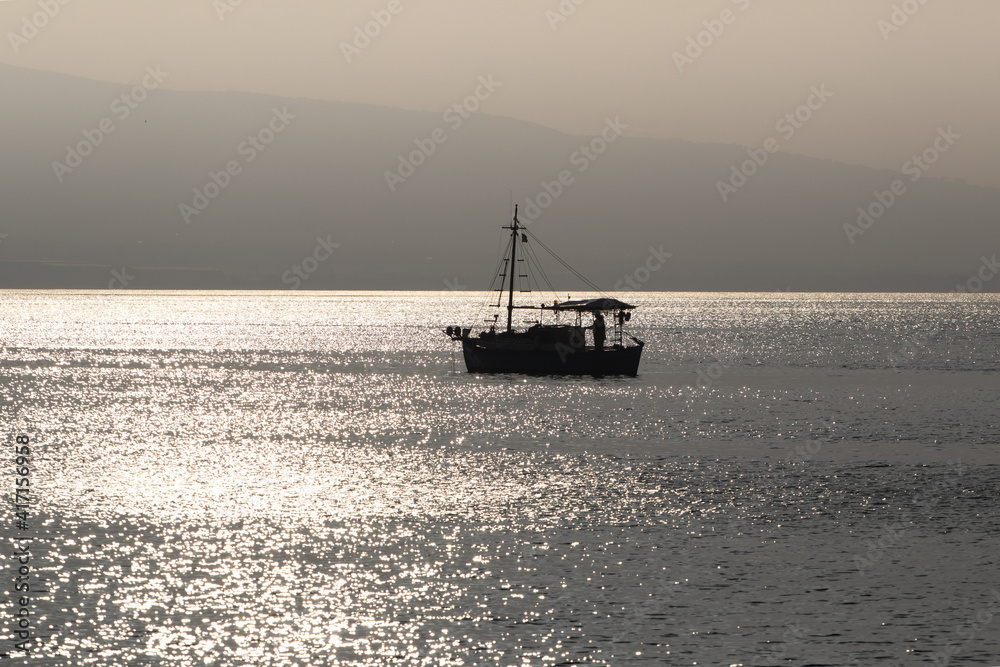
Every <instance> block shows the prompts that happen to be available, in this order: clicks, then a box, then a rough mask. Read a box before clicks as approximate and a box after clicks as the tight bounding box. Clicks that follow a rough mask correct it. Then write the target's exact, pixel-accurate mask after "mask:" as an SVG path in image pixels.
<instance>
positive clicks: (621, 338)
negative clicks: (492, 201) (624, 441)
mask: <svg viewBox="0 0 1000 667" xmlns="http://www.w3.org/2000/svg"><path fill="white" fill-rule="evenodd" d="M504 229H509V230H511V232H510V245H509V247H508V252H505V253H504V258H503V260H502V261H501V262H500V265H499V267H498V269H497V272H496V274H495V276H494V280H493V287H491V292H492V291H495V292H496V303H494V304H492V306H493V307H494V308H497V309H499V308H500V305H501V296H502V294H503V291H504V282H505V279H506V282H507V288H506V292H507V327H506V329H498V327H497V323H498V320H499V318H500V315H499V313H497V314H495V315H494V316H493V320H492V323H491V325H490V327H489V329H487V330H485V331H481V332H479V333H476V334H473V332H472V330H471V329H470V328H464V329H463V328H461V327H457V326H453V327H452V326H450V327H448V328H447V329H445V333H446V334H447V335H448V336H449V337H450V338H451V339H452V340H454V341H460V342H461V343H462V352H463V354H464V356H465V365H466V367H467V368H468V370H469V372H470V373H527V374H538V375H636V374H638V372H639V359H640V357H641V356H642V349H643V347H644V346H645V343H644V342H643V341H641V340H639V339H638V338H635V337H634V336H631V335H629V334H627V333H626V332H625V324H626V322H628V321H630V320H631V319H632V310H634V309H635V306H633V305H631V304H628V303H625V302H623V301H619V300H618V299H613V298H610V297H601V298H594V299H575V300H571V301H563V302H559V301H553V303H552V305H545V304H539V305H537V306H533V305H532V306H528V305H516V304H515V303H514V289H515V277H516V278H519V279H520V281H519V285H518V286H519V289H518V291H519V292H528V291H530V289H529V286H530V276H529V274H528V268H529V266H531V265H532V264H533V265H534V266H536V267H537V269H538V270H539V271H541V267H540V265H539V264H538V261H537V258H536V257H535V256H534V254H533V252H532V251H531V249H530V246H528V236H529V235H530V236H531V239H532V241H533V242H534V243H536V244H537V245H539V246H541V247H542V248H543V249H545V250H546V251H547V252H549V253H550V254H552V255H553V256H554V257H556V259H557V260H559V262H560V263H562V264H563V266H566V268H568V269H570V270H571V271H573V273H574V274H576V275H577V276H578V277H579V278H581V279H583V280H584V281H585V282H587V283H588V284H589V285H590V286H591V287H594V289H595V290H596V291H598V292H600V290H599V289H598V288H597V287H596V286H594V285H593V283H590V281H587V280H586V278H583V276H581V275H580V274H579V273H577V272H576V271H575V270H573V269H572V267H570V266H569V265H568V264H566V263H565V262H563V261H562V260H561V259H559V258H558V256H556V255H555V253H553V252H552V251H551V250H549V248H548V247H547V246H545V244H543V243H542V242H541V241H539V240H538V238H537V237H536V236H535V235H534V234H531V232H529V231H527V230H526V229H525V228H524V227H523V226H521V225H520V223H519V222H518V219H517V208H516V207H515V209H514V219H513V221H512V223H511V224H510V225H509V226H506V227H504ZM519 246H521V250H522V252H521V254H522V257H521V258H518V256H517V255H518V247H519ZM542 276H543V277H544V272H542ZM515 310H536V311H538V319H537V320H535V321H534V322H532V323H530V326H529V327H527V328H526V329H516V328H515V327H514V326H513V315H514V311H515ZM546 313H548V314H549V315H551V316H553V318H554V319H555V321H554V322H543V321H542V318H543V316H544V315H545V314H546ZM563 313H567V314H569V315H570V316H571V318H572V320H573V321H572V323H562V322H559V319H560V316H561V315H562V314H563ZM606 316H607V317H606ZM585 317H586V318H588V319H589V320H590V324H589V325H588V326H585V323H584V318H585ZM608 320H610V328H611V335H610V338H609V336H608V327H609V323H608ZM588 334H589V335H588ZM588 338H589V340H588Z"/></svg>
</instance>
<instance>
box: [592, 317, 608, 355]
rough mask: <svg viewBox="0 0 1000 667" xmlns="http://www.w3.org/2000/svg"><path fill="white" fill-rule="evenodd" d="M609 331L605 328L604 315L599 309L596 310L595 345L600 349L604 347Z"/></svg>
mask: <svg viewBox="0 0 1000 667" xmlns="http://www.w3.org/2000/svg"><path fill="white" fill-rule="evenodd" d="M606 337H607V331H606V330H605V328H604V315H602V314H601V312H600V311H599V310H595V311H594V347H595V348H597V349H598V350H603V349H604V340H605V339H606Z"/></svg>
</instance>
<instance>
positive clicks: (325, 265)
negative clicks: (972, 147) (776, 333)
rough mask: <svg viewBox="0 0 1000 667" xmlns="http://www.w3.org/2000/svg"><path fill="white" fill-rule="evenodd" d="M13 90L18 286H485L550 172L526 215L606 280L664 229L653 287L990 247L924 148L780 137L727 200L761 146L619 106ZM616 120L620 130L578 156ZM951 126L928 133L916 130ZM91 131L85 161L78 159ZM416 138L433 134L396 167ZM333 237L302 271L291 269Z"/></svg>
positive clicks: (906, 282) (763, 284)
mask: <svg viewBox="0 0 1000 667" xmlns="http://www.w3.org/2000/svg"><path fill="white" fill-rule="evenodd" d="M157 77H161V78H163V77H169V72H167V73H163V72H160V73H158V74H157V73H156V72H154V71H152V70H151V73H150V75H149V78H148V81H149V82H150V83H151V84H153V83H155V82H156V81H157ZM477 85H478V86H479V90H480V91H481V94H482V95H486V96H488V95H489V94H490V93H489V90H490V86H489V85H488V81H485V80H484V82H483V83H479V84H477V82H470V90H472V89H476V86H477ZM0 86H2V87H3V89H4V90H6V91H16V92H17V98H16V99H17V100H18V101H17V103H16V104H12V105H8V106H6V107H5V108H4V109H3V110H2V111H0V114H2V115H3V122H4V126H5V127H6V128H7V132H6V135H7V136H6V141H5V146H4V159H3V161H2V167H0V168H2V170H3V179H2V185H0V189H2V191H0V195H2V200H3V202H4V206H3V220H2V222H0V232H2V233H5V234H7V236H6V237H5V238H3V239H2V242H0V286H2V287H5V288H12V287H19V288H20V287H39V288H41V287H47V288H48V287H67V288H68V287H73V288H98V289H103V288H107V287H108V286H109V284H110V283H114V281H118V282H117V283H115V284H114V286H127V287H129V288H137V289H142V288H145V289H151V288H156V289H170V288H204V289H212V288H258V289H288V288H291V287H295V286H300V287H301V288H304V289H446V288H447V287H448V286H449V285H455V284H456V282H457V284H458V285H461V286H464V287H467V288H469V289H481V288H484V287H485V286H486V285H487V284H488V282H489V280H490V278H491V271H492V267H493V266H494V263H495V260H496V257H497V251H498V244H499V243H500V241H501V237H500V230H499V227H500V226H502V225H504V224H506V222H507V219H508V210H509V203H510V200H511V193H512V194H513V201H514V202H515V203H519V204H520V205H521V207H522V220H531V218H532V217H534V213H535V211H534V210H533V209H532V208H531V207H530V206H529V207H528V208H527V210H525V200H526V199H531V200H533V201H535V202H538V203H542V204H544V203H546V202H547V198H551V196H550V195H549V193H547V192H546V189H545V188H544V186H543V182H544V183H548V184H549V188H548V190H549V192H551V193H553V194H557V196H555V197H554V198H551V199H552V202H551V205H549V206H548V207H547V208H545V209H544V211H541V213H540V215H537V216H536V219H534V220H531V222H530V226H531V228H532V230H533V231H534V232H535V233H537V234H538V235H539V237H540V238H542V239H543V240H545V242H546V243H547V244H548V245H549V246H550V247H552V248H553V249H555V250H556V251H557V252H559V253H560V255H561V256H562V257H563V258H564V259H566V260H567V261H569V262H570V263H571V264H573V265H574V266H575V267H576V268H577V269H579V270H581V271H582V272H583V273H584V274H586V275H587V276H588V277H590V278H591V280H593V281H594V282H596V283H598V284H599V285H601V286H603V287H605V288H606V289H612V288H613V287H614V286H615V285H616V283H619V281H621V280H622V279H623V277H624V276H626V275H628V276H632V277H633V278H634V277H635V276H636V270H637V269H638V268H639V267H642V266H644V265H645V263H646V262H647V258H649V257H650V255H651V250H650V248H653V249H656V250H658V249H659V248H660V246H662V247H663V252H666V253H671V254H672V256H671V257H670V258H669V259H668V260H666V262H665V263H664V265H663V266H662V268H660V269H658V270H654V271H652V272H651V273H649V274H648V275H649V278H648V280H647V281H646V282H641V283H638V286H639V287H640V288H642V289H650V290H684V291H686V290H765V291H766V290H775V289H791V290H794V291H948V290H951V289H954V288H955V286H956V284H958V283H960V282H961V283H965V282H966V281H967V280H968V279H969V278H970V277H972V276H974V275H976V271H977V270H978V269H979V268H980V266H981V265H982V262H983V259H982V258H983V256H984V255H985V257H986V258H987V259H989V258H991V257H992V256H993V255H994V254H995V253H996V252H997V251H998V250H1000V239H998V237H997V233H996V217H995V216H996V214H995V212H996V211H997V210H998V205H1000V191H996V190H992V189H988V188H983V187H979V186H972V185H967V184H965V183H963V182H960V181H950V180H941V179H937V178H934V169H933V167H931V168H930V169H929V170H928V171H927V172H926V175H923V174H922V175H921V177H920V178H919V179H918V180H916V181H913V180H912V178H913V176H912V175H911V174H910V173H907V174H903V173H899V172H892V171H887V170H875V169H870V168H867V167H862V166H853V165H845V164H840V163H835V162H830V161H824V160H818V159H813V158H807V157H802V156H797V155H793V154H786V153H782V152H778V153H775V154H769V155H767V156H766V158H767V159H766V162H765V163H764V164H763V165H762V166H756V168H755V173H753V174H752V175H751V176H750V177H749V178H747V179H746V183H745V185H742V186H741V187H739V188H738V189H737V190H736V191H735V192H734V191H730V192H729V193H728V194H727V201H723V198H722V197H721V196H720V191H719V188H718V182H719V181H720V180H722V181H728V180H729V179H730V178H731V176H732V168H733V166H734V165H737V166H739V165H741V164H742V163H744V162H746V161H747V160H749V159H750V157H749V155H748V153H747V149H746V148H745V147H741V146H732V145H721V144H709V143H693V142H685V141H678V140H661V139H650V138H644V137H637V136H631V135H630V133H629V130H628V128H627V127H625V126H627V124H628V119H627V118H618V119H617V120H616V119H615V118H609V119H608V121H607V122H606V123H605V124H604V125H597V126H595V127H594V128H593V134H592V135H591V136H571V135H567V134H563V133H560V132H557V131H555V130H551V129H548V128H545V127H542V126H540V125H535V124H532V123H528V122H524V121H518V120H512V119H508V118H503V117H498V116H490V115H484V114H463V113H459V112H457V111H453V112H451V113H449V114H448V115H447V116H445V115H443V113H426V112H416V111H406V110H401V109H394V108H388V107H377V106H368V105H361V104H353V103H337V102H328V101H317V100H307V99H286V98H278V97H271V96H266V95H259V94H249V93H235V92H225V93H217V92H178V91H172V90H150V91H148V92H147V91H141V93H140V95H138V96H136V97H141V96H143V95H145V96H146V99H144V100H141V101H137V100H134V99H131V100H122V99H121V96H122V95H129V94H130V91H131V90H132V89H131V88H129V87H123V86H119V85H114V84H108V83H102V82H97V81H91V80H86V79H81V78H77V77H71V76H66V75H61V74H52V73H46V72H41V71H35V70H29V69H24V68H18V67H13V66H6V65H4V66H0ZM151 87H152V86H151ZM116 100H117V101H116ZM471 106H475V105H474V104H472V105H471ZM442 111H443V110H442ZM102 123H103V127H104V128H105V130H106V129H108V128H112V131H111V132H110V133H107V132H105V131H104V130H101V129H100V128H101V127H102ZM942 129H943V130H945V131H946V129H947V128H946V127H944V128H942ZM85 132H86V133H87V134H85ZM602 132H604V138H605V139H606V140H610V139H612V138H613V141H606V143H605V148H606V150H604V152H603V153H601V154H599V155H598V154H596V152H591V153H590V154H589V156H588V155H587V153H586V152H585V151H583V150H581V149H582V147H586V146H588V145H590V144H591V141H592V140H594V138H595V137H599V136H601V133H602ZM619 132H621V136H618V133H619ZM945 134H946V132H945ZM777 136H778V134H777V133H776V137H777ZM940 136H941V135H939V134H938V133H937V130H936V129H935V128H928V136H927V143H926V147H928V148H930V147H932V146H934V145H935V143H934V142H935V140H936V139H938V138H939V137H940ZM88 137H89V138H88ZM270 138H273V141H270V143H266V144H265V141H267V140H268V139H270ZM435 138H437V142H435ZM959 140H961V139H959ZM81 142H83V143H84V144H85V145H84V146H83V148H82V149H81V150H80V151H79V153H80V156H79V158H74V157H73V156H72V155H67V146H73V147H79V145H80V143H81ZM416 142H419V143H416ZM779 143H780V142H779ZM946 143H947V142H945V144H942V143H941V142H938V145H939V147H940V146H943V145H946ZM87 144H96V145H95V146H94V147H93V151H92V152H91V153H90V154H87V155H83V153H85V152H87ZM419 146H423V147H424V148H423V152H424V153H430V148H431V147H433V153H431V154H429V155H426V156H424V155H422V154H421V155H418V159H416V160H414V161H415V162H419V161H421V160H420V159H419V158H421V157H422V158H423V160H422V162H423V163H422V164H421V165H420V166H418V167H416V168H415V169H414V170H413V173H412V174H410V172H409V170H408V169H407V168H405V167H404V168H403V169H402V170H400V157H399V156H400V155H410V154H411V153H413V152H414V151H418V150H420V148H419ZM601 146H602V143H601V142H600V141H596V142H595V143H594V144H592V146H591V148H592V149H593V150H595V151H596V149H599V148H601ZM756 154H757V156H758V161H762V152H761V151H759V150H758V151H756ZM55 162H59V163H62V164H63V165H65V167H57V168H54V167H53V163H55ZM227 165H228V166H229V170H230V172H229V173H228V174H227V173H226V170H227ZM748 171H753V169H749V168H748ZM386 172H395V173H396V174H397V177H396V178H391V179H390V180H391V181H392V183H391V187H390V183H388V182H387V177H386ZM560 172H565V173H563V181H564V182H563V184H559V185H557V183H558V181H559V177H560ZM212 173H214V174H215V183H213V178H212V175H211V174H212ZM400 174H402V176H400ZM404 176H405V178H403V177H404ZM897 179H898V180H899V181H901V183H902V184H904V186H905V192H902V194H898V195H892V198H893V199H894V201H893V203H892V204H891V205H890V206H889V207H888V210H887V211H886V212H885V214H884V215H883V216H882V217H880V218H878V219H873V222H872V223H871V224H870V226H869V227H868V229H867V230H861V229H860V228H859V230H858V231H863V233H862V234H858V233H854V234H852V236H851V238H849V235H848V234H847V233H845V228H844V225H845V223H846V224H850V223H856V221H857V219H858V216H859V213H858V207H859V206H863V207H866V208H868V207H870V206H871V205H873V204H874V203H876V202H877V199H876V192H889V191H891V190H890V186H891V184H892V183H893V181H894V180H897ZM737 182H739V181H737ZM215 184H219V185H222V184H225V187H216V188H213V185H215ZM195 189H197V190H198V191H199V192H200V193H202V194H196V193H195ZM216 190H217V191H218V192H217V195H216V196H214V197H212V198H209V197H208V196H207V195H209V194H212V193H214V192H215V191H216ZM560 190H561V191H560ZM202 195H205V196H204V198H202ZM881 196H882V199H883V203H887V202H888V201H889V195H887V194H886V195H881ZM182 205H185V206H186V207H189V208H184V209H183V210H182ZM873 211H874V212H876V213H877V211H878V206H875V207H874V209H873ZM866 224H867V223H866ZM319 239H322V240H323V241H322V242H321V241H320V240H319ZM852 240H853V243H852V242H851V241H852ZM334 244H336V247H334ZM328 254H329V259H326V260H324V261H316V262H315V263H314V264H312V266H315V267H316V268H315V270H314V271H313V272H311V273H309V272H305V273H302V272H300V273H299V275H300V276H304V277H302V278H297V279H296V278H295V275H296V274H295V273H294V272H293V271H292V268H293V266H300V267H301V266H303V260H305V259H306V258H309V257H316V258H322V257H324V256H326V255H328ZM539 254H540V255H544V253H539ZM543 259H544V257H543ZM655 263H656V262H653V263H652V264H651V265H655ZM310 264H311V262H306V268H308V267H309V265H310ZM123 268H124V269H125V271H124V273H123V272H122V269H123ZM546 268H547V270H548V272H549V276H550V277H551V278H553V281H554V282H555V283H556V284H557V286H564V288H565V289H567V290H570V289H577V288H578V284H577V283H575V282H572V281H571V280H570V279H569V277H568V276H564V275H563V274H562V273H561V272H560V271H558V270H557V269H558V268H559V267H558V266H557V265H556V264H555V262H549V263H547V264H546ZM112 271H115V272H117V273H112ZM638 275H639V277H644V276H645V275H646V274H645V273H644V272H642V271H639V274H638ZM120 276H124V279H123V278H122V277H120ZM129 276H132V277H129ZM445 281H449V282H448V283H446V282H445ZM998 286H1000V280H996V281H993V282H987V283H986V284H985V286H984V289H985V291H996V290H997V288H998Z"/></svg>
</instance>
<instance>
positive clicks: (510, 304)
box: [507, 204, 517, 333]
mask: <svg viewBox="0 0 1000 667" xmlns="http://www.w3.org/2000/svg"><path fill="white" fill-rule="evenodd" d="M511 230H512V231H511V233H510V266H509V267H508V268H507V270H508V271H510V287H509V288H508V291H507V333H510V332H511V331H513V327H512V326H511V320H512V318H513V316H514V268H515V267H516V266H517V264H516V263H515V260H516V259H517V204H514V224H513V226H512V227H511Z"/></svg>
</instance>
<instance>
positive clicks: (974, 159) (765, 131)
mask: <svg viewBox="0 0 1000 667" xmlns="http://www.w3.org/2000/svg"><path fill="white" fill-rule="evenodd" d="M237 3H238V4H237ZM577 3H580V4H577ZM50 4H51V6H50V9H49V11H50V13H54V16H52V17H51V18H48V17H42V15H41V14H38V13H39V12H42V11H43V9H42V7H43V6H47V5H50ZM52 7H58V11H53V9H52ZM560 7H562V13H560ZM390 9H396V10H397V11H396V13H395V14H391V13H390V11H389V10H390ZM570 9H573V11H572V13H570V11H569V10H570ZM906 10H909V11H910V12H911V13H910V14H907V13H906ZM372 12H376V13H381V16H382V19H383V22H386V17H388V16H391V21H388V22H387V25H385V26H384V27H381V26H380V27H379V30H378V33H379V34H378V35H377V36H376V37H374V38H373V39H371V42H370V44H368V45H366V46H365V45H364V42H359V44H361V45H362V46H364V48H360V49H358V50H357V52H353V53H351V54H350V57H351V62H348V58H347V57H346V56H345V54H344V46H343V45H344V44H345V43H351V42H352V41H353V40H354V39H355V36H356V33H355V30H356V29H358V28H360V29H364V27H365V24H366V23H368V22H370V21H372V20H373V16H372ZM724 12H726V13H724ZM894 13H895V16H894ZM33 15H35V23H37V24H41V25H42V27H41V28H38V29H37V30H35V29H34V27H33V26H32V27H26V25H25V21H26V18H27V20H28V21H30V20H31V17H32V16H33ZM43 18H44V20H43ZM563 18H565V20H561V19H563ZM894 18H895V24H894V23H893V19H894ZM904 19H905V20H904ZM706 21H707V22H709V23H708V24H707V25H706V24H705V22H706ZM880 21H881V22H882V23H881V24H880ZM0 25H2V27H3V29H4V33H5V35H6V38H5V44H3V46H0V62H5V63H9V64H13V65H19V66H23V67H29V68H35V69H41V70H47V71H55V72H62V73H68V74H75V75H80V76H85V77H90V78H95V79H101V80H107V81H114V82H134V83H137V82H138V81H140V80H141V78H142V75H143V71H144V69H145V68H146V66H147V65H160V66H162V68H163V69H164V70H165V71H167V72H168V73H169V77H168V78H167V79H166V81H165V83H164V87H166V88H173V89H178V90H241V91H253V92H263V93H273V94H276V95H283V96H295V97H310V98H318V99H332V100H342V101H352V102H364V103H371V104H380V105H387V106H394V107H402V108H407V109H421V110H432V111H440V110H443V109H445V108H446V107H448V106H450V105H452V104H455V103H456V102H459V101H460V100H462V99H463V98H464V97H465V96H467V95H470V94H472V93H473V92H474V91H475V88H476V86H477V79H478V78H479V77H480V76H487V75H491V74H492V75H493V77H494V80H495V81H497V82H499V83H500V87H499V88H498V90H497V92H496V93H495V94H493V95H492V96H491V97H490V98H489V99H488V100H486V102H484V103H483V106H482V110H483V111H485V112H487V113H493V114H498V115H503V116H510V117H514V118H520V119H525V120H530V121H535V122H538V123H541V124H543V125H546V126H549V127H553V128H556V129H559V130H564V131H567V132H572V133H579V134H591V133H596V132H598V131H599V130H600V128H601V127H602V124H603V121H604V118H605V117H607V116H620V117H621V120H622V121H623V122H625V123H627V124H628V125H629V129H628V133H629V134H630V135H633V136H640V135H645V136H654V137H668V138H681V139H691V140H699V141H712V142H721V143H741V144H746V145H760V144H762V143H763V142H764V141H766V140H767V139H768V138H775V139H777V140H778V143H779V144H780V147H781V149H782V150H786V151H789V152H793V153H801V154H805V155H810V156H814V157H821V158H829V159H834V160H838V161H843V162H848V163H861V164H866V165H871V166H877V167H888V168H894V169H900V168H901V166H902V165H903V163H904V162H906V161H907V160H908V159H909V158H910V157H911V156H913V155H914V154H917V153H920V152H922V151H924V149H926V148H929V147H930V146H932V145H933V141H934V139H935V136H936V133H937V129H938V128H939V127H945V128H946V127H948V126H951V127H952V128H953V132H954V133H957V134H958V135H960V137H961V138H960V139H959V140H958V141H957V143H956V144H955V146H954V147H953V148H952V150H950V151H949V152H948V154H947V155H945V156H943V157H942V158H941V160H940V161H939V162H938V163H937V164H935V165H934V167H933V174H932V175H934V176H941V177H957V178H964V179H966V180H968V181H969V182H972V183H977V184H981V185H988V186H991V187H1000V124H998V123H997V118H998V117H1000V42H998V40H997V39H996V36H995V34H994V33H995V31H996V27H997V25H1000V3H998V2H995V1H994V0H951V1H950V2H944V1H943V0H924V3H923V4H921V3H920V1H919V0H906V1H905V2H904V1H903V0H699V1H697V2H695V1H687V0H669V1H667V0H615V1H614V2H611V1H610V0H584V1H583V2H580V0H576V1H575V2H574V0H562V2H559V1H558V0H542V1H538V0H502V1H501V0H496V1H493V2H488V1H484V0H398V4H397V2H395V1H394V2H389V0H364V1H357V2H330V1H324V2H320V1H319V0H283V1H282V2H280V3H279V2H270V1H266V0H215V1H214V2H213V0H171V1H170V2H162V1H161V2H153V1H146V2H136V1H135V0H128V1H126V0H86V1H84V0H69V1H68V2H67V4H66V5H59V4H58V2H57V0H9V1H6V2H0ZM369 27H370V30H371V31H372V32H375V30H374V25H372V26H369ZM897 27H898V29H896V28H897ZM712 28H714V30H715V32H717V33H719V34H718V35H717V36H716V35H713V34H711V33H710V32H707V31H709V30H710V29H712ZM699 33H702V34H701V35H700V39H701V42H702V43H703V44H705V45H706V46H704V47H702V49H701V53H700V54H699V53H698V51H697V50H696V49H692V50H691V51H690V52H689V55H690V56H693V57H691V58H690V61H689V62H681V63H680V64H679V62H678V57H677V55H676V54H677V53H684V52H685V51H686V50H687V49H688V48H689V45H690V43H689V41H688V40H689V38H691V39H693V40H698V39H699ZM814 86H815V87H816V89H818V90H822V89H823V86H825V90H827V91H829V92H830V93H832V97H830V98H829V99H826V100H825V101H822V102H821V101H820V99H819V98H816V97H814V98H813V99H812V102H813V105H814V107H818V108H816V109H814V110H813V111H811V112H809V113H806V112H805V111H800V113H801V114H802V116H804V117H805V116H808V120H807V121H805V122H802V123H800V124H799V126H798V127H795V128H794V130H795V131H794V134H792V135H791V136H789V132H790V130H789V127H790V125H789V124H785V125H784V126H783V127H782V128H780V129H779V127H778V126H777V123H778V122H779V121H781V119H782V118H784V117H785V115H786V114H787V113H793V112H795V110H796V109H797V107H799V106H800V105H802V104H803V103H805V102H806V101H807V100H808V99H809V96H810V94H811V93H810V89H811V88H812V87H814ZM12 94H16V91H5V100H6V101H8V103H9V100H11V99H12V97H11V95H12Z"/></svg>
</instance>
